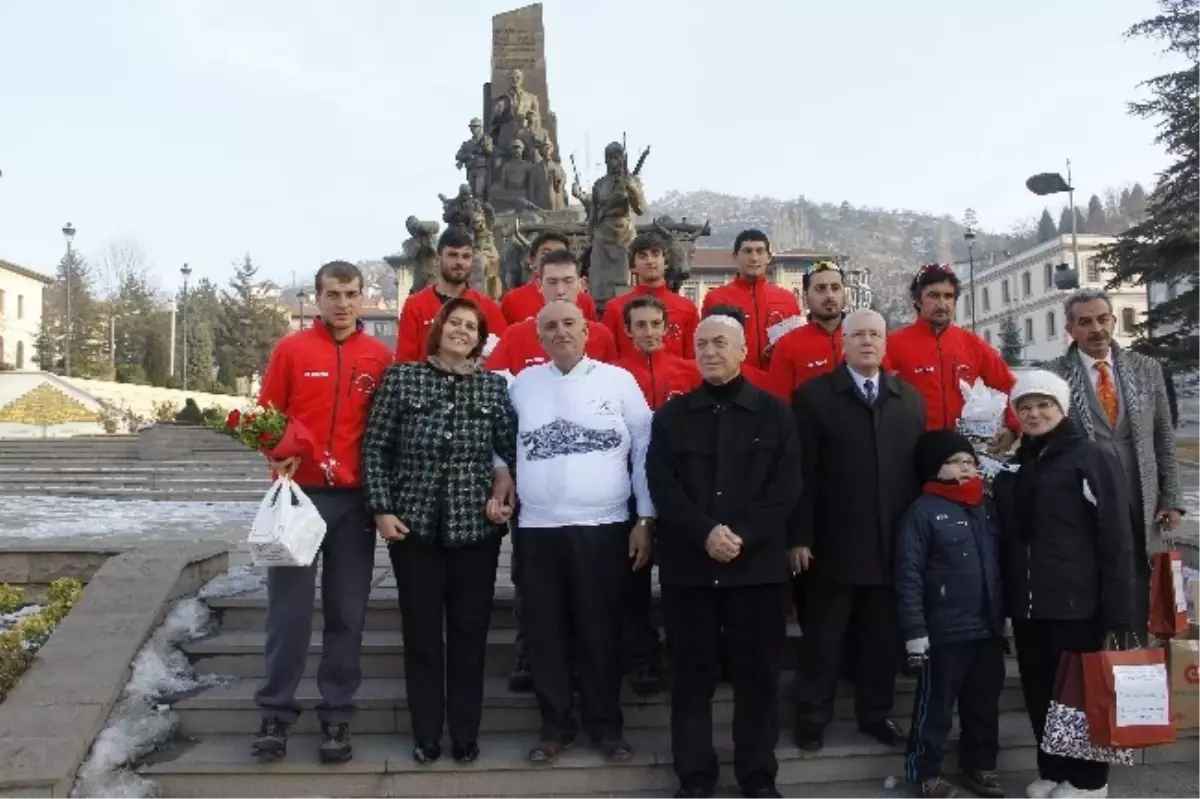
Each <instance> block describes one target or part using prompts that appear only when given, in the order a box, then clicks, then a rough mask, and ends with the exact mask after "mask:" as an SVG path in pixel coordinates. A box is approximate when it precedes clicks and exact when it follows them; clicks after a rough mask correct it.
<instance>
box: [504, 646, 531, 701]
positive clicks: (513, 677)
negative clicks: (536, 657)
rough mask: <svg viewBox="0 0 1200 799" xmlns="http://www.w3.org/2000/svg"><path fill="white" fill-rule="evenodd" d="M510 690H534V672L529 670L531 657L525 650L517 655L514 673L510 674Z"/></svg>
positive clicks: (522, 691) (523, 692) (523, 691)
mask: <svg viewBox="0 0 1200 799" xmlns="http://www.w3.org/2000/svg"><path fill="white" fill-rule="evenodd" d="M508 690H510V691H513V692H515V693H519V694H527V693H529V692H530V691H532V690H533V672H531V671H530V670H529V658H528V657H527V656H526V655H525V653H524V652H522V653H520V654H518V655H517V662H516V664H514V665H513V670H512V674H510V675H508Z"/></svg>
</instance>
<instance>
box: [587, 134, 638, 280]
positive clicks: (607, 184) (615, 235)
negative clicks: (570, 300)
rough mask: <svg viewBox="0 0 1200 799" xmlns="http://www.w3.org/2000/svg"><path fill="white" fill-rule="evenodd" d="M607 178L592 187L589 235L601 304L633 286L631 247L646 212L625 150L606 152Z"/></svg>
mask: <svg viewBox="0 0 1200 799" xmlns="http://www.w3.org/2000/svg"><path fill="white" fill-rule="evenodd" d="M604 165H605V167H606V169H607V174H605V175H604V177H602V178H600V179H599V180H597V181H596V183H595V185H594V186H593V187H592V194H591V206H592V207H591V210H590V212H589V214H588V224H587V233H588V237H589V239H590V241H591V263H590V268H589V271H588V289H589V291H590V292H591V293H592V295H593V296H594V297H595V298H596V299H597V300H598V301H599V302H601V303H603V302H606V301H608V300H610V299H612V298H613V297H614V296H616V295H618V294H621V293H623V292H624V290H625V288H626V287H627V286H628V285H629V245H630V243H632V242H633V238H634V236H635V235H637V229H636V225H635V218H636V217H638V216H640V215H642V214H644V213H645V212H646V196H645V194H644V193H643V191H642V183H641V181H640V180H638V178H637V176H636V175H634V174H632V173H630V171H629V162H628V160H627V159H626V155H625V147H624V146H622V145H621V144H620V143H619V142H612V143H611V144H609V145H608V146H607V147H605V148H604Z"/></svg>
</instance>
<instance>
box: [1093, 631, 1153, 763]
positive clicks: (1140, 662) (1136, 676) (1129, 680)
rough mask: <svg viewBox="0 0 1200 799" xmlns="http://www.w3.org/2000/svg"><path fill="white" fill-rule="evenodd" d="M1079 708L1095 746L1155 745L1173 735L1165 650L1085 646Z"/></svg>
mask: <svg viewBox="0 0 1200 799" xmlns="http://www.w3.org/2000/svg"><path fill="white" fill-rule="evenodd" d="M1082 660H1083V693H1084V700H1083V704H1084V711H1085V712H1086V713H1087V720H1088V730H1089V733H1090V735H1091V739H1092V743H1093V744H1096V745H1097V746H1116V747H1121V746H1123V747H1134V748H1141V747H1144V746H1157V745H1159V744H1165V743H1171V742H1172V741H1174V740H1175V722H1174V721H1173V720H1172V718H1171V689H1170V682H1169V680H1168V678H1167V659H1166V654H1165V653H1164V652H1163V650H1161V649H1127V650H1124V651H1104V652H1084V653H1083V654H1082Z"/></svg>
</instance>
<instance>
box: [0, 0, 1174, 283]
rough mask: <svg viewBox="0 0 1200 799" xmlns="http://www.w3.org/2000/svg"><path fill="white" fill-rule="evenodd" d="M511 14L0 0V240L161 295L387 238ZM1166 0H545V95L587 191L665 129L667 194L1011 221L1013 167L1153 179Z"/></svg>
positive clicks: (450, 180)
mask: <svg viewBox="0 0 1200 799" xmlns="http://www.w3.org/2000/svg"><path fill="white" fill-rule="evenodd" d="M520 5H521V2H520V0H511V1H510V2H504V1H503V0H443V2H440V3H438V2H435V1H434V0H338V2H333V1H332V0H121V1H120V2H104V3H101V2H94V0H38V1H37V2H33V1H32V0H0V172H2V173H3V176H2V177H0V259H4V260H8V261H12V262H15V263H18V264H21V265H23V266H26V267H28V268H31V269H37V270H39V271H43V272H48V273H49V272H53V270H54V269H55V265H56V263H57V262H58V260H59V258H60V257H61V256H62V253H63V251H64V247H65V245H64V243H63V238H62V234H61V232H60V230H61V228H62V226H63V225H64V223H66V222H68V221H69V222H71V223H73V224H74V226H75V228H76V229H77V230H78V234H77V236H76V239H75V246H76V249H77V250H79V251H80V252H81V253H83V254H84V255H87V256H90V257H92V258H93V259H95V257H96V256H97V255H98V254H99V253H100V252H102V251H103V250H104V249H105V248H106V247H108V246H109V244H110V243H111V242H113V241H118V240H123V241H134V242H136V243H138V244H139V245H140V246H141V248H142V249H143V250H144V251H145V253H146V256H147V258H148V260H149V262H150V263H151V265H152V267H153V269H154V271H155V272H156V273H157V275H158V276H159V280H160V286H161V287H162V288H163V289H165V290H173V289H174V288H175V287H177V285H178V284H179V283H180V280H181V278H180V276H179V267H180V266H181V265H182V264H184V263H185V262H186V263H188V264H190V266H191V267H192V269H193V274H194V275H195V276H201V275H207V276H210V277H213V278H214V279H217V280H219V281H224V280H225V279H227V278H228V277H229V275H230V274H232V269H233V267H232V263H233V261H234V260H236V259H240V258H241V256H242V255H243V254H245V253H250V254H251V256H252V257H253V258H254V260H255V261H256V262H257V263H259V264H260V265H261V267H262V272H261V274H262V275H263V276H265V277H269V278H271V279H274V280H276V281H279V282H287V281H290V280H291V278H292V275H293V273H295V274H296V275H297V277H299V278H301V279H305V278H306V276H307V275H311V274H313V273H314V272H315V270H316V268H317V267H318V266H319V265H320V264H321V263H324V262H325V261H328V260H332V259H336V258H341V259H346V260H351V261H355V260H361V259H374V258H379V257H382V256H383V255H386V254H389V253H393V252H396V251H397V250H399V249H400V245H401V243H402V242H403V241H404V239H405V238H406V237H407V234H406V232H405V230H404V219H405V218H406V217H407V216H408V215H409V214H416V215H417V216H419V217H421V218H425V219H440V215H441V206H440V203H439V202H438V200H437V195H438V193H439V192H440V193H444V194H447V195H449V194H452V193H453V192H454V191H455V190H456V188H457V186H458V185H459V183H461V182H462V173H461V172H459V171H457V170H456V169H455V166H454V153H455V151H456V150H457V148H458V145H459V143H460V142H461V141H462V140H463V139H464V138H466V136H467V122H468V120H469V119H470V118H472V117H474V116H479V115H481V111H482V109H481V96H482V93H481V88H480V87H481V84H482V83H483V82H485V81H486V80H488V78H489V74H490V57H491V56H490V51H491V17H492V15H493V14H496V13H499V12H502V11H507V10H511V9H514V8H517V7H519V6H520ZM1155 9H1156V3H1154V2H1153V0H1007V1H1006V2H1003V3H990V2H989V3H982V2H961V0H910V1H909V2H894V0H857V1H851V0H841V1H840V2H836V1H835V0H823V1H822V2H815V1H814V0H738V2H737V3H736V4H733V3H728V2H722V0H607V2H603V3H602V2H599V1H598V0H593V1H592V2H583V1H582V0H548V1H547V2H546V3H544V21H545V27H546V61H547V69H548V81H549V92H550V103H551V105H552V107H553V110H554V111H555V113H556V114H557V117H558V124H559V144H560V149H561V151H562V152H563V154H564V161H566V158H565V155H568V154H571V153H574V154H575V156H576V159H577V161H578V162H579V165H580V168H581V170H582V171H583V173H584V175H583V177H584V182H585V183H589V182H590V181H591V180H593V179H594V178H596V177H598V176H599V174H600V172H601V171H602V170H601V167H600V165H599V162H600V161H601V159H602V152H603V148H604V145H605V144H606V143H607V142H609V141H612V140H619V139H620V138H621V135H622V132H624V133H625V134H626V135H627V137H628V141H629V145H630V149H631V150H632V151H634V152H636V151H637V150H640V148H641V147H642V146H644V145H647V144H649V145H653V151H652V153H651V155H650V157H649V159H648V160H647V163H646V166H645V168H644V170H643V172H642V177H643V179H644V181H645V184H646V188H647V193H648V194H649V195H650V197H651V199H653V198H654V197H656V196H660V195H662V194H664V193H666V192H667V191H670V190H681V191H686V190H693V189H708V190H712V191H718V192H725V193H730V194H738V195H746V196H753V195H767V196H773V197H779V198H783V199H788V198H794V197H797V196H799V195H804V196H805V197H807V198H808V199H810V200H815V201H824V202H838V203H840V202H842V201H848V202H850V203H852V204H855V205H862V206H874V207H884V208H904V209H912V210H918V211H926V212H932V213H937V214H950V215H952V216H954V217H956V218H961V216H962V213H963V211H964V209H966V208H968V207H971V208H974V209H976V211H977V212H978V216H979V224H980V226H981V227H983V228H984V229H988V230H995V231H1003V230H1006V229H1008V228H1009V227H1011V226H1012V225H1013V224H1014V223H1017V222H1019V221H1021V220H1025V219H1028V218H1030V217H1033V216H1036V215H1037V214H1040V212H1041V209H1042V207H1043V206H1044V205H1045V204H1046V203H1045V202H1044V201H1043V200H1042V199H1041V198H1038V197H1034V196H1033V195H1031V194H1029V193H1028V192H1027V191H1026V189H1025V188H1024V180H1025V178H1026V177H1027V176H1028V175H1030V174H1032V173H1034V172H1040V171H1053V170H1063V169H1064V168H1065V167H1064V161H1065V159H1067V158H1070V159H1071V162H1072V167H1073V170H1074V179H1075V184H1076V185H1077V187H1078V189H1079V193H1080V194H1082V195H1083V196H1082V199H1081V203H1086V201H1087V196H1088V195H1089V194H1091V193H1093V192H1095V193H1101V192H1103V190H1104V189H1105V188H1107V187H1111V186H1121V185H1128V184H1131V183H1133V182H1134V181H1142V182H1143V183H1145V184H1146V185H1147V186H1148V187H1149V186H1151V185H1152V184H1153V182H1154V176H1155V174H1156V173H1157V172H1158V171H1159V170H1161V169H1162V168H1163V167H1164V166H1165V165H1166V157H1165V156H1164V154H1163V152H1162V150H1161V148H1160V147H1159V146H1157V145H1155V144H1154V142H1153V137H1154V128H1153V125H1152V124H1151V123H1150V122H1149V121H1146V120H1140V119H1135V118H1131V117H1129V116H1128V115H1127V113H1126V103H1127V102H1128V101H1130V100H1133V99H1135V98H1138V97H1140V96H1142V95H1143V93H1144V91H1143V90H1142V89H1140V88H1139V87H1138V84H1139V82H1140V81H1143V80H1145V79H1147V78H1150V77H1152V76H1154V75H1157V74H1160V73H1162V72H1165V71H1168V70H1169V69H1173V68H1176V64H1175V63H1173V62H1172V61H1171V60H1169V59H1166V58H1164V57H1162V56H1160V55H1159V53H1158V48H1157V46H1156V45H1155V43H1153V42H1148V41H1144V40H1126V39H1124V38H1123V36H1122V33H1123V32H1124V30H1125V29H1127V28H1128V27H1129V26H1130V25H1131V24H1133V23H1135V22H1137V21H1139V20H1141V19H1144V18H1146V17H1148V16H1151V15H1152V14H1153V13H1154V11H1155ZM635 148H637V149H635ZM568 169H569V167H568ZM1052 199H1055V200H1056V198H1052ZM1053 204H1054V205H1055V209H1054V212H1055V216H1056V217H1057V213H1056V211H1057V201H1055V202H1054V203H1053ZM851 255H853V254H852V253H851ZM193 279H195V278H193Z"/></svg>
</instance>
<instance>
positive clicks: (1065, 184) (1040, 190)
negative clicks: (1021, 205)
mask: <svg viewBox="0 0 1200 799" xmlns="http://www.w3.org/2000/svg"><path fill="white" fill-rule="evenodd" d="M1025 188H1027V189H1029V190H1030V191H1031V192H1033V193H1034V194H1036V195H1037V196H1039V197H1045V196H1046V195H1047V194H1060V193H1062V192H1064V191H1065V192H1066V193H1067V198H1068V201H1069V202H1070V206H1071V255H1072V258H1073V259H1074V261H1075V275H1076V277H1077V278H1078V276H1079V231H1078V230H1077V229H1076V224H1075V186H1074V185H1073V184H1072V183H1071V159H1069V158H1068V159H1067V177H1066V179H1065V180H1064V179H1063V176H1062V175H1060V174H1059V173H1058V172H1039V173H1038V174H1036V175H1033V176H1032V177H1030V178H1029V179H1028V180H1026V181H1025Z"/></svg>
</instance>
